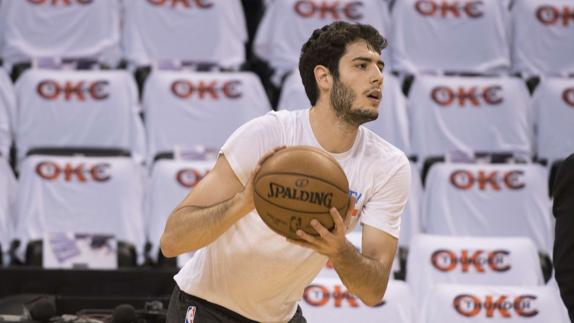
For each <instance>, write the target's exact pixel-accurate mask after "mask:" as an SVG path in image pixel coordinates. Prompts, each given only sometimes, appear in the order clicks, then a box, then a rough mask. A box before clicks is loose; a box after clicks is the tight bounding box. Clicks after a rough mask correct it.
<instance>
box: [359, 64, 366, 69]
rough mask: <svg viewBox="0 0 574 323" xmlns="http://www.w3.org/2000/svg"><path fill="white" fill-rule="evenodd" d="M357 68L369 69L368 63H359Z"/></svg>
mask: <svg viewBox="0 0 574 323" xmlns="http://www.w3.org/2000/svg"><path fill="white" fill-rule="evenodd" d="M357 68H358V69H360V70H365V69H367V64H366V63H361V64H357Z"/></svg>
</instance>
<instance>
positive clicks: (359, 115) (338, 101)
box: [331, 78, 379, 127]
mask: <svg viewBox="0 0 574 323" xmlns="http://www.w3.org/2000/svg"><path fill="white" fill-rule="evenodd" d="M356 98H357V95H356V94H355V93H354V92H353V90H351V89H350V88H349V87H348V86H346V85H345V84H343V83H342V82H341V81H339V79H338V78H334V81H333V90H332V91H331V104H332V105H333V108H334V109H335V113H336V114H337V117H338V118H339V119H341V120H343V121H345V122H346V123H348V124H350V125H353V126H357V127H358V126H360V125H362V124H363V123H366V122H369V121H373V120H376V119H377V118H378V117H379V112H378V111H372V110H367V109H364V108H362V107H360V108H358V109H354V110H353V109H351V108H352V106H353V102H354V101H355V99H356Z"/></svg>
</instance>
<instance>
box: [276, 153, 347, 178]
mask: <svg viewBox="0 0 574 323" xmlns="http://www.w3.org/2000/svg"><path fill="white" fill-rule="evenodd" d="M288 148H290V150H291V151H292V150H306V151H313V152H317V153H320V154H321V155H323V156H325V157H326V158H327V159H328V160H329V161H330V162H331V163H333V164H335V165H336V166H337V168H339V169H340V170H341V172H343V174H345V170H344V169H343V167H341V164H339V162H338V161H337V160H336V159H335V158H334V157H333V156H331V154H329V153H328V152H326V151H324V150H322V149H319V148H317V147H313V146H290V147H288ZM280 152H281V151H280ZM285 152H287V151H285ZM345 179H347V174H345Z"/></svg>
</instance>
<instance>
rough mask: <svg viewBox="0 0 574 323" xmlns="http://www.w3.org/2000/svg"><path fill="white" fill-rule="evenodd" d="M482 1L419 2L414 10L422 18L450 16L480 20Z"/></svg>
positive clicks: (427, 0)
mask: <svg viewBox="0 0 574 323" xmlns="http://www.w3.org/2000/svg"><path fill="white" fill-rule="evenodd" d="M483 4H484V3H483V2H482V1H453V2H448V1H442V2H439V1H435V0H419V1H417V2H416V3H415V10H416V11H417V12H418V13H419V14H420V15H422V16H425V17H431V16H438V17H442V18H446V17H448V16H452V17H454V18H461V17H462V16H467V17H469V18H480V17H482V16H483V15H484V12H483V11H482V10H481V8H480V7H481V6H482V5H483Z"/></svg>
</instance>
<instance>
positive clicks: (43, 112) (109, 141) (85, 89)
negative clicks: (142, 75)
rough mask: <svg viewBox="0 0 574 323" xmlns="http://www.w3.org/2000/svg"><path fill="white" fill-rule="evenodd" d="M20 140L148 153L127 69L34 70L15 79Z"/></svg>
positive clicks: (23, 145)
mask: <svg viewBox="0 0 574 323" xmlns="http://www.w3.org/2000/svg"><path fill="white" fill-rule="evenodd" d="M16 96H17V99H18V111H17V117H16V121H15V122H14V125H15V132H16V136H15V141H16V147H17V148H18V158H19V159H20V160H21V159H22V158H23V157H24V156H25V155H26V153H27V152H28V151H29V150H30V149H32V148H39V147H90V148H119V149H124V150H127V151H130V152H131V153H132V154H133V155H134V156H135V157H139V158H142V157H143V155H144V154H145V152H144V150H145V140H144V130H143V125H142V122H141V118H140V117H139V112H140V109H139V105H138V95H137V90H136V86H135V82H134V80H133V78H132V76H131V75H130V74H129V73H128V72H126V71H119V70H106V71H100V70H94V71H76V70H71V71H63V70H47V69H33V70H29V71H27V72H26V73H25V74H23V75H22V77H20V78H19V79H18V82H17V83H16Z"/></svg>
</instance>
